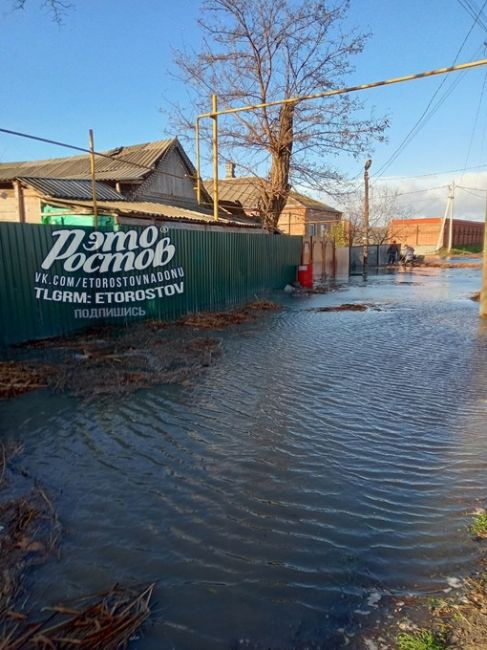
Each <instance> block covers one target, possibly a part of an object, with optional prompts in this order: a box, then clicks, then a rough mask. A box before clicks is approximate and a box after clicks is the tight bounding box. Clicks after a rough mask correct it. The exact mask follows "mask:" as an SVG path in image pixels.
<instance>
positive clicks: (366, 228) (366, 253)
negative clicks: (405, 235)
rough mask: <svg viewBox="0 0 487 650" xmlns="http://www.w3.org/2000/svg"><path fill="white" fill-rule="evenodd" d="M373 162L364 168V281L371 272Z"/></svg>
mask: <svg viewBox="0 0 487 650" xmlns="http://www.w3.org/2000/svg"><path fill="white" fill-rule="evenodd" d="M371 164H372V160H370V158H369V160H367V162H366V163H365V167H364V185H365V187H364V271H363V274H364V280H367V274H368V271H369V169H370V166H371Z"/></svg>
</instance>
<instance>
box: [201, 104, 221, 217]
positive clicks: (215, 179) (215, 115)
mask: <svg viewBox="0 0 487 650" xmlns="http://www.w3.org/2000/svg"><path fill="white" fill-rule="evenodd" d="M211 108H212V111H213V113H212V120H213V218H214V220H215V221H218V202H219V196H218V99H217V96H216V95H212V96H211ZM198 173H199V172H198Z"/></svg>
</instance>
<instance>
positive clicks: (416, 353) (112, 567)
mask: <svg viewBox="0 0 487 650" xmlns="http://www.w3.org/2000/svg"><path fill="white" fill-rule="evenodd" d="M479 288H480V271H479V270H476V269H458V270H439V269H430V270H428V269H417V270H415V271H414V272H406V273H400V272H398V273H395V274H387V275H381V276H371V277H370V279H369V281H368V283H367V286H364V283H363V281H362V279H361V278H352V280H351V281H350V282H349V283H346V284H344V285H342V286H341V287H339V288H337V290H336V291H333V292H330V293H327V294H323V295H313V296H307V297H283V296H281V297H279V298H278V300H281V301H282V302H283V304H284V309H283V310H282V311H280V312H276V313H269V314H265V315H263V316H262V318H260V319H259V320H258V321H257V322H255V323H249V324H244V325H241V326H237V327H231V328H229V329H227V330H226V331H224V332H218V333H217V336H221V337H222V338H223V354H222V355H221V356H220V357H219V358H218V359H216V361H215V363H214V364H213V365H211V366H210V367H208V368H206V369H205V371H204V373H202V374H200V375H198V376H197V377H195V378H194V379H193V380H192V381H191V382H189V384H188V385H184V386H174V385H173V386H157V387H152V388H148V389H145V390H142V391H139V392H137V393H135V394H133V395H130V396H124V397H108V398H107V397H104V398H103V399H100V400H99V401H93V402H90V403H86V402H85V401H83V400H81V399H77V398H73V397H66V396H60V395H57V396H56V395H52V394H49V393H47V392H45V391H40V392H37V393H30V394H26V395H24V396H22V397H18V398H16V399H12V400H10V401H5V402H2V403H0V431H1V434H2V438H3V439H4V440H5V439H6V440H11V441H15V442H20V443H22V445H23V446H24V457H23V459H22V465H23V466H25V467H26V468H27V470H28V471H29V472H30V473H31V474H32V475H33V476H35V477H37V478H38V479H39V480H40V481H41V482H42V483H43V484H44V485H45V486H46V487H47V489H48V490H49V493H50V495H51V497H52V499H53V502H54V503H55V505H56V508H57V510H58V513H59V518H60V520H61V522H62V524H63V526H64V528H65V535H64V538H63V542H62V547H61V548H62V556H61V559H60V561H59V562H57V561H50V562H48V563H47V564H45V565H44V566H41V567H38V568H35V569H33V570H32V571H31V572H30V574H29V588H31V601H30V605H31V606H35V605H47V604H52V603H53V602H55V601H58V600H62V601H66V600H67V599H69V598H72V597H75V596H78V595H82V594H87V593H92V592H95V591H97V590H102V589H106V588H107V587H108V586H110V585H111V584H113V583H114V582H123V583H126V582H130V583H133V582H136V583H139V582H144V581H158V582H157V587H156V591H155V601H156V605H155V607H154V611H153V615H152V616H151V619H150V621H149V623H148V624H146V626H145V627H144V631H143V633H142V636H141V637H140V639H139V640H137V641H135V642H134V643H133V646H132V647H134V648H140V649H141V650H166V649H167V650H168V649H170V648H175V649H176V650H195V649H198V650H200V649H201V650H206V649H208V650H210V649H212V650H213V649H224V648H236V647H248V648H264V647H265V648H267V647H271V648H280V649H290V648H294V647H298V648H301V647H303V648H304V647H309V645H311V644H312V643H314V644H315V645H314V646H311V647H316V648H321V647H322V648H327V649H330V650H333V649H334V648H341V647H345V644H346V643H347V639H350V640H352V644H355V645H356V647H357V648H359V647H362V646H361V645H360V644H359V643H360V642H359V641H358V640H357V639H361V640H363V639H364V638H366V637H367V634H368V633H369V631H370V630H372V629H373V628H374V626H375V625H376V622H377V620H378V619H379V618H380V617H384V616H386V614H387V609H388V604H389V603H390V602H391V600H392V598H393V597H399V598H402V597H404V596H407V595H408V594H429V593H433V592H435V591H437V590H442V589H445V588H447V587H448V583H447V578H448V577H451V576H462V575H465V574H467V573H468V571H469V570H470V569H471V568H472V566H473V564H474V561H475V558H476V557H477V555H476V554H477V552H478V549H477V546H476V545H475V543H474V542H471V541H469V539H468V535H467V532H466V529H467V526H468V523H469V520H470V518H469V516H468V513H469V512H471V511H472V510H473V509H474V508H475V507H476V506H478V505H484V506H485V504H486V500H487V490H486V484H487V481H486V478H487V471H486V470H487V436H486V433H487V426H486V418H487V373H486V372H485V368H486V367H487V326H485V325H484V327H482V326H481V325H480V322H479V317H478V303H476V302H473V301H471V300H470V299H469V296H470V295H471V294H472V293H473V292H475V291H478V290H479ZM354 301H356V302H366V303H374V304H378V305H379V306H380V307H381V310H374V309H371V310H369V311H367V312H363V313H356V312H337V313H320V312H316V311H311V310H312V309H313V308H316V307H323V306H332V305H339V304H341V303H346V302H347V303H348V302H354ZM382 604H384V608H382V609H381V607H382ZM377 605H378V606H379V607H377ZM306 644H309V645H308V646H306ZM354 647H355V646H354Z"/></svg>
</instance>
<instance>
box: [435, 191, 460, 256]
mask: <svg viewBox="0 0 487 650" xmlns="http://www.w3.org/2000/svg"><path fill="white" fill-rule="evenodd" d="M454 198H455V181H452V183H451V185H448V199H447V201H446V207H445V214H444V215H443V221H442V222H441V228H440V232H439V233H438V242H437V244H436V250H437V251H440V250H442V249H443V248H444V247H445V228H446V220H447V219H448V217H449V218H450V224H449V229H448V243H447V246H446V248H447V250H448V251H450V250H451V247H452V242H453V200H454Z"/></svg>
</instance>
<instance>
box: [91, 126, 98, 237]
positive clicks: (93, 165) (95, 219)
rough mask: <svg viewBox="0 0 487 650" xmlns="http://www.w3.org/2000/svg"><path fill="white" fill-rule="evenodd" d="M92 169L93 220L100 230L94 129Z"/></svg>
mask: <svg viewBox="0 0 487 650" xmlns="http://www.w3.org/2000/svg"><path fill="white" fill-rule="evenodd" d="M90 169H91V191H92V194H93V218H94V224H95V229H96V228H98V204H97V202H96V175H95V140H94V137H93V129H90Z"/></svg>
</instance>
